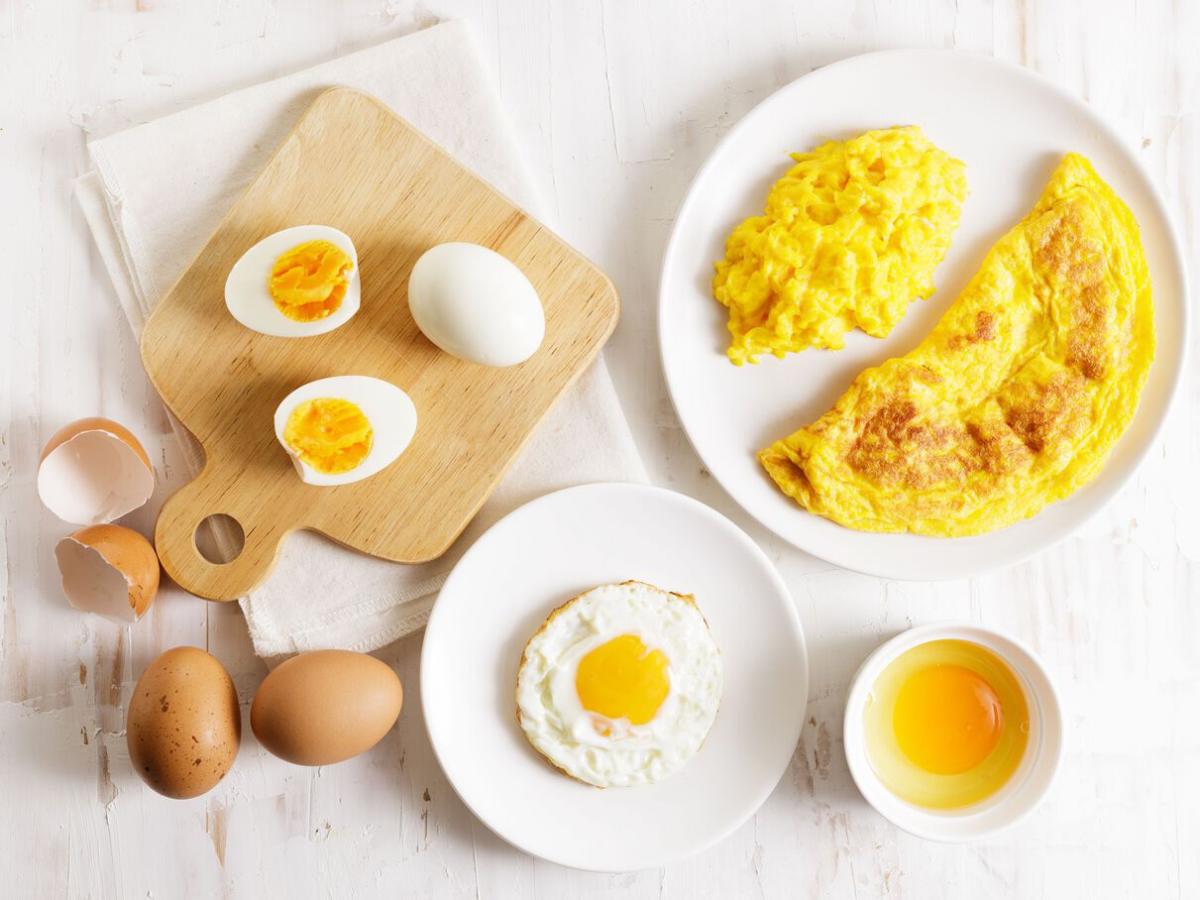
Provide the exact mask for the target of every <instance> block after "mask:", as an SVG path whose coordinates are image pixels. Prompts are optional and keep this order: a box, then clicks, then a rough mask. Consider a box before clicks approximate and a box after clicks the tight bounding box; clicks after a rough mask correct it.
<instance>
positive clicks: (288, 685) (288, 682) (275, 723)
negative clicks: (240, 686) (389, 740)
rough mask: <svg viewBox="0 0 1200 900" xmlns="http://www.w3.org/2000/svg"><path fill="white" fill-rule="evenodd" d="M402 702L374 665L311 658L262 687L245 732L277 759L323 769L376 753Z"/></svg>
mask: <svg viewBox="0 0 1200 900" xmlns="http://www.w3.org/2000/svg"><path fill="white" fill-rule="evenodd" d="M403 701H404V692H403V690H402V688H401V686H400V679H399V678H398V677H396V673H395V672H393V671H392V669H391V667H390V666H388V665H387V664H385V663H382V662H380V661H379V660H377V659H375V657H373V656H367V655H366V654H365V653H352V652H350V651H348V650H315V651H313V652H311V653H302V654H300V655H299V656H294V657H292V658H291V659H289V660H288V661H287V662H284V663H282V664H281V665H280V666H279V667H278V668H276V669H275V671H273V672H271V674H270V675H268V676H267V677H266V678H264V679H263V683H262V684H261V685H260V686H259V688H258V693H257V694H256V695H255V697H254V705H253V706H251V708H250V727H251V728H252V729H253V730H254V735H255V737H257V738H258V740H259V742H260V743H261V744H262V745H263V746H264V747H266V748H267V749H268V750H269V751H271V752H272V753H274V754H275V755H276V756H278V757H280V758H281V759H286V760H287V761H288V762H291V763H296V764H297V765H301V766H326V765H331V764H332V763H336V762H341V761H342V760H344V759H349V758H350V757H352V756H357V755H358V754H360V753H362V752H364V751H365V750H369V749H371V748H372V747H373V746H375V744H377V743H378V742H379V740H380V738H382V737H383V736H384V735H385V734H387V733H388V730H389V729H391V727H392V725H394V724H395V722H396V719H397V717H398V716H399V715H400V707H401V705H402V703H403Z"/></svg>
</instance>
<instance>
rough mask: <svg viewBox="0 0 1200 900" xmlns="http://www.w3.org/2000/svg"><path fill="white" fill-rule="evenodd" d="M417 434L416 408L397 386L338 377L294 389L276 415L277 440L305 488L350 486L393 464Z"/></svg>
mask: <svg viewBox="0 0 1200 900" xmlns="http://www.w3.org/2000/svg"><path fill="white" fill-rule="evenodd" d="M416 430H417V409H416V407H415V406H413V402H412V400H411V399H410V398H409V396H408V394H406V393H405V392H404V391H402V390H401V389H400V388H398V387H396V386H395V385H394V384H390V383H389V382H386V381H382V380H380V379H378V378H371V377H370V376H367V375H335V376H333V377H332V378H321V379H318V380H317V381H310V382H309V383H308V384H306V385H304V386H302V387H298V388H296V390H294V391H292V392H291V393H290V394H288V395H287V397H285V398H284V400H283V402H282V403H280V404H279V407H278V408H277V409H276V410H275V437H276V438H278V440H279V443H280V444H281V445H282V446H283V449H284V450H286V451H287V453H288V456H290V457H291V458H292V462H293V464H294V465H295V466H296V471H297V472H298V473H299V474H300V479H301V480H302V481H303V482H304V483H305V484H315V485H337V484H351V483H353V482H355V481H361V480H362V479H364V478H366V477H368V476H370V475H374V474H375V473H376V472H378V471H380V470H381V469H383V468H385V467H386V466H388V465H390V464H391V463H392V462H394V461H395V459H396V457H398V456H399V455H400V454H401V453H403V452H404V449H405V448H406V447H407V446H408V445H409V442H410V441H412V438H413V434H415V433H416Z"/></svg>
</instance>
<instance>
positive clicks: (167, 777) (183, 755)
mask: <svg viewBox="0 0 1200 900" xmlns="http://www.w3.org/2000/svg"><path fill="white" fill-rule="evenodd" d="M241 737H242V717H241V710H240V708H239V707H238V698H237V690H236V689H235V688H234V686H233V679H231V678H230V677H229V673H228V672H226V671H225V667H224V666H222V665H221V664H220V663H219V662H218V661H217V660H216V658H215V657H213V656H210V655H209V654H207V653H205V652H204V651H203V650H200V649H199V648H197V647H176V648H175V649H173V650H168V651H167V652H166V653H164V654H162V656H160V657H158V659H156V660H154V662H152V663H150V665H149V666H148V667H147V669H146V671H145V672H143V673H142V677H141V678H139V679H138V683H137V686H136V687H135V688H134V689H133V697H132V698H131V699H130V701H129V715H128V717H127V719H126V740H127V742H128V744H129V760H130V762H131V763H132V764H133V768H134V770H135V771H136V772H137V773H138V775H140V776H141V777H142V780H143V781H145V782H146V784H148V785H150V787H152V788H154V790H156V791H158V793H160V794H162V795H164V796H166V797H173V798H175V799H178V800H184V799H187V798H189V797H199V796H200V795H201V794H203V793H206V792H207V791H210V790H212V788H213V787H215V786H216V784H217V782H219V781H220V780H221V779H222V778H224V777H225V773H226V772H228V771H229V769H230V768H231V767H232V766H233V761H234V759H235V758H236V757H237V751H238V744H239V743H240V741H241Z"/></svg>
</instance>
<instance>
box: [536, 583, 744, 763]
mask: <svg viewBox="0 0 1200 900" xmlns="http://www.w3.org/2000/svg"><path fill="white" fill-rule="evenodd" d="M721 688H722V666H721V653H720V650H718V649H717V645H716V642H715V641H714V640H713V638H712V635H711V634H710V633H709V630H708V624H707V623H706V622H705V621H704V616H703V615H701V613H700V610H699V609H698V608H697V607H696V603H695V600H694V599H693V598H692V597H688V596H684V595H680V594H672V593H670V592H668V591H664V590H661V589H659V588H656V587H654V586H653V585H649V584H645V583H643V582H640V581H626V582H624V583H622V584H610V585H604V586H602V587H597V588H593V589H592V590H590V591H588V592H586V593H584V594H580V595H579V596H578V597H576V598H575V599H573V600H571V601H570V602H568V603H567V604H565V605H564V606H561V607H559V608H558V609H557V610H555V611H554V612H553V613H551V615H550V617H549V618H548V619H547V620H546V622H545V623H544V624H543V625H542V627H541V628H540V629H539V630H538V632H537V633H536V634H535V635H534V636H533V637H532V638H530V640H529V643H528V644H527V645H526V647H525V653H524V655H523V656H522V657H521V663H520V669H519V672H518V675H517V712H518V718H519V719H520V723H521V727H522V729H523V730H524V731H525V736H526V737H527V738H528V739H529V742H530V743H531V744H532V745H533V747H534V749H536V750H537V751H538V752H539V753H541V754H542V755H543V756H545V757H546V758H547V759H548V760H549V761H550V762H551V763H553V764H554V765H555V766H557V767H558V768H559V769H561V770H562V771H563V772H566V773H567V774H568V775H570V776H572V777H574V778H577V779H579V780H580V781H584V782H587V783H588V784H592V785H595V786H597V787H617V786H627V785H636V784H650V783H652V782H655V781H659V780H661V779H663V778H666V777H667V776H668V775H671V774H673V773H675V772H677V771H678V770H679V769H680V768H682V767H683V765H684V764H685V763H687V761H688V760H689V759H691V758H692V756H693V755H694V754H695V753H696V751H697V750H699V749H700V745H701V744H702V743H703V742H704V738H705V736H706V735H707V734H708V731H709V728H711V727H712V723H713V720H714V719H715V718H716V715H717V707H718V706H719V705H720V702H721Z"/></svg>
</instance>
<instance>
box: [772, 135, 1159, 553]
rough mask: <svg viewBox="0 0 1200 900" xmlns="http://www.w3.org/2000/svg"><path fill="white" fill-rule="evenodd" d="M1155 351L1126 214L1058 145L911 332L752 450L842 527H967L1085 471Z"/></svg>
mask: <svg viewBox="0 0 1200 900" xmlns="http://www.w3.org/2000/svg"><path fill="white" fill-rule="evenodd" d="M1153 358H1154V310H1153V305H1152V301H1151V291H1150V274H1149V271H1148V269H1147V266H1146V259H1145V256H1144V255H1143V253H1142V245H1141V239H1140V236H1139V233H1138V225H1137V221H1136V220H1135V219H1134V217H1133V215H1132V214H1131V213H1130V211H1129V209H1128V208H1127V207H1126V206H1125V204H1124V203H1123V202H1122V201H1121V200H1120V198H1119V197H1117V195H1116V194H1115V193H1114V192H1113V191H1112V189H1111V188H1109V186H1108V185H1107V184H1105V183H1104V182H1103V181H1102V180H1101V179H1100V177H1099V176H1098V175H1097V174H1096V172H1095V170H1094V169H1093V168H1092V166H1091V164H1090V163H1089V162H1088V161H1087V160H1086V159H1085V158H1084V157H1082V156H1079V155H1077V154H1068V155H1067V156H1066V157H1064V158H1063V160H1062V161H1061V162H1060V163H1059V165H1058V168H1057V169H1056V170H1055V172H1054V174H1053V176H1052V177H1051V179H1050V182H1049V184H1047V185H1046V188H1045V190H1044V191H1043V192H1042V196H1041V197H1040V198H1039V199H1038V202H1037V205H1036V206H1034V208H1033V210H1032V211H1031V212H1030V213H1029V214H1028V215H1027V216H1026V217H1025V218H1024V219H1022V220H1021V221H1020V222H1019V223H1018V224H1017V225H1016V226H1015V227H1014V228H1013V229H1012V230H1011V231H1009V232H1008V233H1007V234H1006V235H1005V236H1004V237H1002V238H1001V239H1000V240H999V241H998V242H997V243H996V245H995V246H993V247H992V249H991V250H990V251H989V253H988V255H987V257H986V258H985V259H984V262H983V265H982V267H981V268H980V269H979V271H978V272H977V273H976V274H975V277H974V278H972V280H971V282H970V283H969V284H968V285H967V287H966V288H965V289H964V290H963V292H962V294H961V295H960V296H959V297H958V299H957V300H955V302H954V304H953V305H952V306H951V307H950V309H949V310H947V312H946V314H945V315H944V316H943V317H942V319H941V321H940V322H939V323H938V324H937V326H936V327H935V328H934V329H933V331H932V332H931V333H930V334H929V336H928V337H926V338H925V340H924V341H923V342H922V343H921V344H920V346H918V347H917V348H916V349H915V350H913V351H912V352H911V353H909V354H907V355H905V356H901V357H898V358H895V359H890V360H888V361H887V362H885V363H883V365H881V366H878V367H876V368H872V369H867V370H866V371H864V372H862V373H861V374H860V375H859V376H858V377H857V378H855V379H854V381H853V383H852V384H851V385H850V388H849V389H848V390H847V391H846V393H845V394H843V395H842V397H841V399H839V400H838V401H837V403H836V404H834V407H833V409H831V410H830V411H829V412H827V413H825V415H823V416H821V418H819V419H818V420H817V421H816V422H814V423H812V424H811V425H808V426H806V427H804V428H801V429H800V430H799V431H797V432H795V433H794V434H792V435H790V436H788V437H786V438H784V439H783V440H779V441H776V442H775V443H774V444H772V445H771V446H770V447H768V448H767V449H765V450H763V451H762V452H761V453H760V454H759V459H760V460H761V462H762V464H763V466H764V467H765V468H766V470H767V472H768V473H769V474H770V476H771V477H772V478H773V479H774V480H775V482H776V484H778V485H779V487H780V488H781V489H782V490H783V491H784V493H786V494H787V495H788V496H790V497H792V498H793V499H794V500H795V501H796V502H797V503H799V504H800V505H801V506H802V507H804V508H805V509H807V510H809V511H810V512H813V513H816V514H817V515H820V516H824V517H826V518H828V519H832V520H833V521H835V522H838V523H840V524H842V525H845V526H847V527H850V528H856V529H860V530H864V531H893V532H895V531H908V532H913V533H916V534H927V535H939V536H945V537H957V536H963V535H971V534H980V533H983V532H987V531H991V530H993V529H996V528H1001V527H1003V526H1005V525H1010V524H1012V523H1013V522H1017V521H1019V520H1021V519H1024V518H1026V517H1028V516H1032V515H1034V514H1035V513H1037V512H1038V511H1039V510H1041V509H1042V508H1043V507H1044V506H1046V505H1047V504H1049V503H1053V502H1054V501H1056V500H1061V499H1063V498H1064V497H1067V496H1069V495H1070V494H1071V493H1073V492H1074V491H1075V490H1077V489H1078V488H1079V487H1081V486H1082V485H1084V484H1086V483H1087V482H1088V481H1090V480H1091V479H1092V478H1093V477H1094V476H1095V475H1096V474H1097V473H1098V472H1099V471H1100V468H1101V467H1102V466H1103V464H1104V461H1105V459H1106V458H1107V457H1108V454H1109V451H1110V450H1111V448H1112V446H1113V444H1114V443H1115V442H1116V441H1117V439H1118V438H1119V437H1120V436H1121V433H1122V432H1123V431H1124V430H1125V428H1126V426H1128V425H1129V422H1130V420H1131V419H1132V418H1133V414H1134V411H1135V410H1136V408H1137V403H1138V398H1139V396H1140V394H1141V391H1142V387H1143V385H1144V384H1145V382H1146V376H1147V373H1148V371H1149V368H1150V363H1151V361H1152V360H1153Z"/></svg>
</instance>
